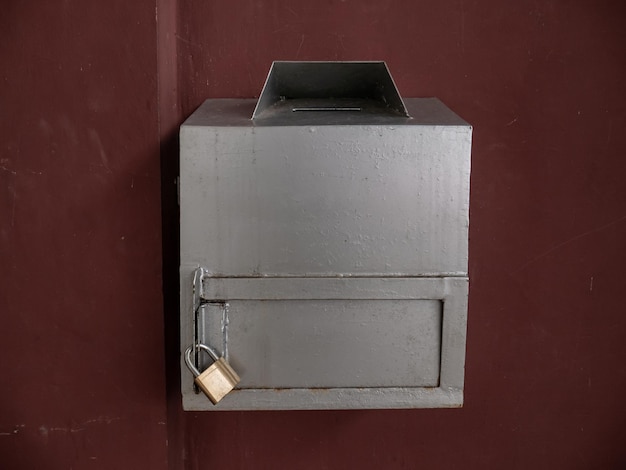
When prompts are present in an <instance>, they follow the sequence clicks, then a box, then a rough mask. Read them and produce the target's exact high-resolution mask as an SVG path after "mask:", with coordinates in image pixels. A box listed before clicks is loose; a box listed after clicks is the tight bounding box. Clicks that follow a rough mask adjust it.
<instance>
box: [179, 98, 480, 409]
mask: <svg viewBox="0 0 626 470" xmlns="http://www.w3.org/2000/svg"><path fill="white" fill-rule="evenodd" d="M406 105H407V109H408V110H409V113H410V114H411V116H412V118H411V119H408V118H406V117H401V116H389V115H386V116H385V115H380V116H379V115H373V114H368V113H353V112H347V113H346V112H331V111H321V112H312V113H311V112H304V113H291V112H289V113H284V112H283V113H282V114H281V113H278V114H276V115H272V116H270V117H267V118H266V119H262V120H258V122H257V121H252V120H251V119H250V117H251V114H250V112H251V111H252V108H253V106H254V100H208V101H207V102H205V103H204V104H203V105H202V106H201V107H200V108H199V109H198V111H197V112H196V113H194V114H193V115H192V116H191V117H190V118H189V119H188V121H187V122H186V123H185V124H184V125H183V126H182V128H181V167H180V178H181V184H180V206H181V312H183V313H182V316H181V341H182V345H181V346H182V347H183V348H185V347H186V346H187V345H188V344H191V342H193V335H192V332H193V331H194V330H195V329H196V326H199V331H200V335H201V336H204V338H205V340H208V341H209V342H211V343H212V345H213V346H216V347H221V348H222V351H223V352H224V353H225V354H227V355H228V357H229V360H231V361H232V363H233V365H234V366H235V367H236V368H239V370H240V372H241V373H240V375H241V377H242V383H241V385H240V387H239V390H237V391H236V392H233V393H232V394H231V395H230V396H228V397H227V398H226V399H224V401H223V402H221V403H220V404H219V405H218V406H217V407H215V408H214V407H213V406H212V405H209V404H208V402H205V401H203V397H202V396H198V395H195V394H194V393H193V391H192V388H191V380H190V376H189V374H188V373H187V371H186V370H185V369H183V375H182V387H183V406H184V407H185V408H186V409H264V408H269V409H298V408H300V409H305V408H385V407H388V408H395V407H420V406H422V407H432V406H459V405H460V404H461V403H462V388H463V365H464V352H465V328H466V312H467V242H468V236H467V235H468V232H467V231H468V221H469V213H468V208H469V171H470V158H469V156H470V146H471V132H472V130H471V127H470V126H469V125H468V124H467V123H465V122H464V121H462V120H461V119H460V118H458V116H456V115H455V114H454V113H452V112H451V111H450V110H448V109H447V108H446V107H445V106H444V105H443V104H442V103H441V102H439V101H438V100H436V99H408V100H406ZM198 266H202V267H204V268H206V276H207V278H206V282H205V284H206V286H207V292H208V294H207V295H208V296H207V298H206V300H208V301H218V302H222V304H223V305H226V304H227V305H228V309H227V310H225V309H220V308H219V305H218V306H217V307H216V306H215V305H214V306H212V307H207V308H206V309H203V310H202V315H201V317H199V318H195V317H194V315H193V308H190V288H191V285H192V283H191V278H192V277H193V274H192V273H193V270H194V268H195V267H198ZM228 279H232V280H234V281H236V283H235V284H232V283H231V284H229V283H228V282H227V281H228ZM342 279H352V281H348V283H347V284H346V283H345V282H344V281H342ZM455 279H457V280H458V281H459V282H460V284H459V285H458V286H456V287H455V288H453V289H451V290H447V289H446V287H445V286H447V285H448V284H449V283H452V284H453V283H454V280H455ZM388 280H392V284H391V285H390V284H388V283H387V281H388ZM452 284H450V285H452ZM194 322H196V323H194ZM225 324H227V325H228V326H227V328H225ZM320 388H323V389H330V390H331V393H326V394H324V395H323V398H322V397H321V396H320V395H319V394H317V393H316V392H315V390H318V389H320ZM425 388H433V389H435V390H438V391H434V392H432V393H429V394H427V395H424V393H423V390H424V389H425ZM275 389H280V390H281V391H280V392H277V391H276V390H275ZM451 390H452V391H454V393H451V392H450V391H451ZM287 392H288V393H287ZM277 393H279V394H280V396H278V395H276V394H277Z"/></svg>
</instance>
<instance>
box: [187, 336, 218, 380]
mask: <svg viewBox="0 0 626 470" xmlns="http://www.w3.org/2000/svg"><path fill="white" fill-rule="evenodd" d="M196 348H197V349H201V350H203V351H205V352H206V353H208V355H209V356H211V359H213V360H214V361H217V360H219V356H218V355H217V352H216V351H215V349H213V348H211V347H210V346H207V345H206V344H202V343H198V344H196ZM192 352H193V345H192V346H189V347H188V348H187V350H186V351H185V364H187V367H188V368H189V370H190V371H191V373H192V374H193V376H194V377H198V376H199V375H200V371H199V370H198V368H197V367H196V366H195V364H194V363H193V361H192V360H191V353H192Z"/></svg>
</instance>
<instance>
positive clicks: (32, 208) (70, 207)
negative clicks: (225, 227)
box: [0, 0, 626, 469]
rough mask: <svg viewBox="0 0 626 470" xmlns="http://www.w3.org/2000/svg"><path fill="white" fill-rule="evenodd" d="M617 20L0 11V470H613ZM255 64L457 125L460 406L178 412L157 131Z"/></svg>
mask: <svg viewBox="0 0 626 470" xmlns="http://www.w3.org/2000/svg"><path fill="white" fill-rule="evenodd" d="M35 3H36V5H35ZM155 13H156V14H155ZM625 15H626V7H624V6H622V4H621V2H614V1H610V0H600V1H591V0H587V1H583V0H579V1H573V2H572V1H570V2H567V1H564V0H560V1H559V0H552V1H547V2H537V1H531V0H523V1H518V2H498V1H495V0H485V1H481V2H477V1H470V0H442V1H440V2H426V1H421V0H420V1H408V0H407V1H404V0H402V1H388V0H377V1H373V0H361V1H358V2H357V1H354V0H345V1H340V0H324V1H321V2H306V1H303V0H297V1H291V2H287V1H278V0H255V1H251V0H242V1H240V2H227V1H225V0H215V1H212V2H206V1H199V0H189V1H186V2H177V1H174V0H155V1H148V0H141V1H136V2H120V1H117V0H113V1H111V2H103V3H102V2H101V3H96V2H92V1H89V2H74V1H71V0H64V1H60V0H52V1H49V2H15V1H10V2H8V3H7V4H6V5H4V6H3V14H2V15H1V16H0V31H1V33H0V34H1V35H2V39H3V40H2V41H0V80H1V83H2V87H0V268H1V271H0V272H1V273H2V288H0V314H1V318H2V326H1V327H0V371H1V372H2V373H1V374H0V467H2V468H10V469H31V468H37V467H41V468H50V469H56V468H59V469H61V468H63V469H67V468H94V469H112V468H120V469H125V468H150V469H160V468H170V469H203V468H227V469H248V468H253V469H265V468H267V469H283V468H296V469H324V468H326V469H340V468H372V469H374V468H407V469H409V468H421V467H430V468H446V469H447V468H477V469H478V468H480V469H484V468H493V469H500V468H513V469H515V468H519V469H527V468H565V469H578V468H580V469H588V468H603V469H604V468H623V467H624V466H626V446H624V442H626V427H625V426H624V422H625V421H626V405H624V400H623V396H624V393H623V390H624V389H625V387H626V368H625V367H624V366H623V361H624V358H625V357H626V342H625V341H624V340H623V336H624V332H625V331H626V315H625V314H626V302H625V301H624V300H623V292H624V290H625V288H626V275H625V274H624V266H626V250H624V241H625V240H626V185H624V184H623V175H624V173H625V171H626V159H624V155H625V154H626V134H625V133H624V132H622V129H623V128H624V127H625V125H626V122H625V121H626V91H625V90H626V54H625V52H626V51H625V47H626V46H624V45H625V44H626V29H625V28H624V27H623V22H624V18H626V16H625ZM276 59H282V60H296V59H298V60H368V59H369V60H379V59H382V60H386V61H387V63H388V65H389V68H390V70H391V72H392V74H393V76H394V78H395V80H396V83H397V85H398V87H399V89H400V91H401V93H402V94H403V96H407V97H421V96H437V97H439V98H440V99H442V100H443V101H444V102H445V103H446V104H447V105H448V106H449V107H451V108H452V109H453V110H454V111H456V112H457V113H458V114H460V115H461V116H462V117H463V118H465V119H466V120H467V121H469V122H470V123H471V124H473V125H474V145H473V161H472V165H473V166H472V185H471V208H470V209H471V226H470V276H471V284H470V307H469V326H468V346H467V366H466V388H465V392H466V394H465V406H464V407H463V408H462V409H456V410H398V411H324V412H322V411H320V412H316V411H307V412H230V413H184V412H182V410H181V405H180V393H179V392H178V390H179V378H178V377H179V370H178V361H179V358H178V344H177V341H178V320H177V315H178V313H177V311H176V309H177V305H178V281H177V263H178V258H177V235H176V233H177V230H178V227H177V224H178V218H177V217H178V214H177V208H176V187H175V185H174V180H175V177H176V172H177V158H178V154H177V150H176V148H177V140H176V129H177V127H178V125H179V124H180V123H181V122H182V119H183V118H184V117H185V116H187V115H189V114H190V113H191V112H192V111H193V110H194V109H195V108H196V107H197V106H199V105H200V103H201V102H202V101H203V100H204V99H206V98H208V97H252V96H257V95H258V93H259V91H260V89H261V87H262V84H263V81H264V78H265V75H266V73H267V70H268V68H269V66H270V64H271V61H272V60H276ZM164 333H165V334H164Z"/></svg>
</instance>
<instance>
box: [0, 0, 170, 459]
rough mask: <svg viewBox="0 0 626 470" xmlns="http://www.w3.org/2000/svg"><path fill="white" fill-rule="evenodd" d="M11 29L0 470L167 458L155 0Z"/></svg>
mask: <svg viewBox="0 0 626 470" xmlns="http://www.w3.org/2000/svg"><path fill="white" fill-rule="evenodd" d="M0 38H1V40H0V269H1V271H0V272H1V275H2V278H1V279H2V282H1V284H0V318H1V323H0V468H2V469H7V470H12V469H37V468H41V469H44V468H45V469H64V470H67V469H71V468H73V469H83V468H92V469H127V468H128V469H130V468H149V469H157V470H158V469H165V468H167V450H166V442H167V441H166V439H167V427H166V405H165V375H164V366H163V357H164V352H163V306H162V295H161V278H162V274H161V273H162V268H161V264H162V263H161V220H160V215H161V204H160V172H159V130H158V122H157V111H158V106H157V100H156V96H157V74H156V48H155V38H156V28H155V14H154V2H152V1H150V0H141V1H130V2H129V1H126V0H110V1H109V0H108V1H105V2H95V1H90V2H79V1H70V0H66V1H61V0H58V1H57V0H46V1H39V2H33V1H31V2H28V1H25V2H18V1H8V2H3V4H2V13H1V14H0Z"/></svg>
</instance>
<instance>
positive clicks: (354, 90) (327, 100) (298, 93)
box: [252, 62, 409, 119]
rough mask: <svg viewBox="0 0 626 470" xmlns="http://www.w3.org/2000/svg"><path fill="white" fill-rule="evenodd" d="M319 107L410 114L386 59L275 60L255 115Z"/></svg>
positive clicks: (333, 109)
mask: <svg viewBox="0 0 626 470" xmlns="http://www.w3.org/2000/svg"><path fill="white" fill-rule="evenodd" d="M319 111H322V112H348V113H370V114H385V115H394V116H403V117H408V116H409V115H408V113H407V111H406V108H405V106H404V103H403V102H402V98H401V97H400V94H399V93H398V90H397V88H396V85H395V83H394V82H393V79H392V78H391V74H390V73H389V70H388V69H387V65H386V64H385V63H384V62H274V63H273V64H272V67H271V68H270V71H269V74H268V76H267V80H266V81H265V86H264V87H263V90H262V92H261V96H260V97H259V100H258V102H257V105H256V108H255V110H254V113H253V115H252V119H262V118H264V117H269V116H274V115H276V113H282V112H286V113H287V112H288V113H291V112H299V113H301V112H319Z"/></svg>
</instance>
